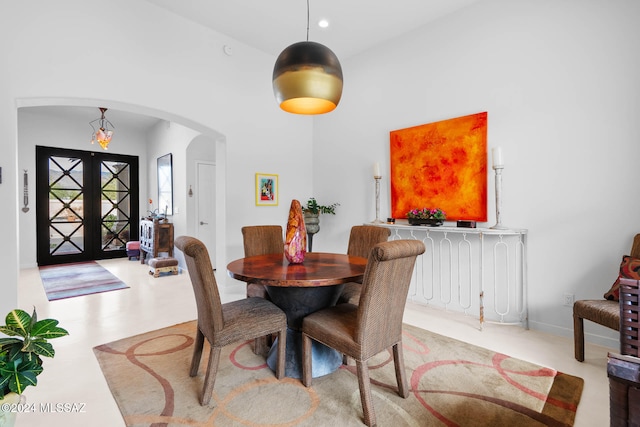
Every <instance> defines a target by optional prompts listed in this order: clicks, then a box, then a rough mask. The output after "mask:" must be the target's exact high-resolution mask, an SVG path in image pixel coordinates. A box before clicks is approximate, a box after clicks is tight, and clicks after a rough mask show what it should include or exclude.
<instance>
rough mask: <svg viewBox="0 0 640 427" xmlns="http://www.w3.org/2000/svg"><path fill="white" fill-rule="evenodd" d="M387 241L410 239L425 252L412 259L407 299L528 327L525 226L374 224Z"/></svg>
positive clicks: (482, 319) (481, 319) (485, 319)
mask: <svg viewBox="0 0 640 427" xmlns="http://www.w3.org/2000/svg"><path fill="white" fill-rule="evenodd" d="M376 225H378V226H381V227H387V228H390V229H391V237H390V240H398V239H416V240H421V241H422V242H424V244H425V246H426V251H425V253H424V254H423V255H421V256H420V257H418V259H417V260H416V267H415V269H414V273H413V278H412V281H411V287H410V289H409V296H408V299H409V300H410V301H412V302H416V303H418V304H427V305H435V306H438V307H442V308H444V309H446V310H452V311H461V312H464V313H465V314H473V315H477V316H478V319H479V322H480V329H482V325H483V323H484V322H485V321H486V322H496V323H501V324H520V325H522V326H523V327H525V328H527V329H528V328H529V324H528V307H527V241H526V237H527V230H525V229H502V230H498V229H492V228H458V227H450V226H441V227H426V226H412V225H408V224H406V223H404V224H403V223H400V224H376Z"/></svg>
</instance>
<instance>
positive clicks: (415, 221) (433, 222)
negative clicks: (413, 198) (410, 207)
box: [408, 218, 444, 227]
mask: <svg viewBox="0 0 640 427" xmlns="http://www.w3.org/2000/svg"><path fill="white" fill-rule="evenodd" d="M408 219H409V224H411V225H426V226H429V227H438V226H440V225H442V224H443V223H444V220H442V219H422V218H408Z"/></svg>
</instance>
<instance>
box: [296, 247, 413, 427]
mask: <svg viewBox="0 0 640 427" xmlns="http://www.w3.org/2000/svg"><path fill="white" fill-rule="evenodd" d="M424 251H425V246H424V244H423V243H422V242H421V241H419V240H395V241H391V242H384V243H379V244H377V245H375V246H374V247H373V249H372V250H371V253H370V254H369V258H368V263H367V267H366V270H365V273H364V279H363V281H362V293H361V295H360V303H359V304H358V305H354V304H339V305H336V306H333V307H329V308H325V309H322V310H319V311H316V312H315V313H312V314H310V315H308V316H306V317H305V318H304V320H303V322H302V355H303V356H302V358H303V368H302V382H303V384H304V385H305V386H307V387H310V386H311V378H312V376H313V372H312V365H311V340H315V341H318V342H321V343H322V344H324V345H326V346H329V347H332V348H334V349H336V350H337V351H339V352H341V353H343V354H344V355H346V356H349V357H351V358H353V359H355V361H356V367H357V372H358V385H359V388H360V400H361V402H362V409H363V412H364V422H365V424H366V425H368V426H375V425H376V415H375V412H374V408H373V402H372V400H371V385H370V380H369V370H368V367H367V360H368V359H370V358H371V357H373V356H374V355H376V354H378V353H380V352H382V351H384V350H386V349H388V348H390V347H391V348H392V349H393V361H394V365H395V372H396V381H397V383H398V394H399V395H400V396H401V397H407V396H408V395H409V387H408V384H407V378H406V373H405V369H404V358H403V353H402V316H403V314H404V307H405V303H406V299H407V294H408V293H409V285H410V282H411V276H412V274H413V268H414V265H415V261H416V257H417V256H418V255H420V254H423V253H424Z"/></svg>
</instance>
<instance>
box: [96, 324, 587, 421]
mask: <svg viewBox="0 0 640 427" xmlns="http://www.w3.org/2000/svg"><path fill="white" fill-rule="evenodd" d="M195 328H196V322H195V321H191V322H187V323H182V324H179V325H174V326H171V327H168V328H164V329H159V330H156V331H152V332H148V333H144V334H141V335H137V336H133V337H129V338H125V339H122V340H119V341H115V342H112V343H109V344H103V345H100V346H98V347H95V348H94V353H95V355H96V357H97V359H98V361H99V363H100V367H101V368H102V372H103V373H104V376H105V378H106V381H107V383H108V385H109V388H110V390H111V392H112V394H113V396H114V398H115V400H116V402H117V404H118V407H119V408H120V411H121V413H122V416H123V418H124V421H125V423H126V425H127V426H131V427H134V426H136V427H137V426H251V427H255V426H271V427H273V426H309V427H311V426H313V427H317V426H340V427H343V426H361V425H363V424H362V420H363V417H362V407H361V405H360V395H359V392H358V380H357V377H356V371H355V366H351V365H343V366H342V367H341V368H339V369H338V370H337V371H336V372H334V373H332V374H330V375H326V376H324V377H320V378H314V380H313V384H312V387H311V388H306V387H304V386H303V385H302V383H301V382H300V380H298V379H293V378H285V379H283V380H280V381H278V380H277V379H276V378H275V375H274V374H273V372H272V371H271V370H270V369H269V368H268V367H267V366H266V364H265V362H264V358H261V357H260V356H256V355H255V354H253V352H252V351H251V348H250V346H249V343H248V342H247V343H242V344H239V345H230V346H227V347H225V348H224V349H223V352H222V356H221V359H220V365H219V369H218V375H217V378H216V382H215V387H214V393H213V399H212V401H211V404H210V405H209V406H204V407H203V406H200V404H199V396H200V394H201V392H202V385H203V381H204V373H205V370H206V360H202V363H201V365H200V372H199V374H198V376H196V377H189V365H190V361H191V352H192V350H193V341H194V340H193V338H194V336H195ZM205 346H206V344H205ZM403 346H404V358H405V368H406V369H407V374H408V377H407V378H408V379H409V386H410V390H411V391H410V395H409V397H408V398H406V399H403V398H401V397H400V396H398V394H397V392H396V390H397V387H396V382H395V374H394V368H393V357H392V356H391V354H390V353H387V352H383V353H381V354H379V355H378V356H376V357H375V358H373V359H372V360H370V362H369V367H370V374H371V381H372V387H371V390H372V394H373V400H374V407H375V411H376V416H377V420H378V425H379V426H393V427H402V426H474V427H477V426H492V427H500V426H504V427H506V426H519V427H522V426H572V425H573V421H574V419H575V413H576V410H577V407H578V403H579V401H580V396H581V394H582V388H583V384H584V382H583V380H582V379H581V378H578V377H575V376H571V375H567V374H563V373H561V372H558V371H555V370H553V369H550V368H546V367H541V366H538V365H535V364H532V363H529V362H525V361H523V360H518V359H514V358H512V357H509V356H507V355H504V354H500V353H495V352H493V351H490V350H487V349H484V348H480V347H477V346H473V345H470V344H467V343H464V342H461V341H457V340H454V339H451V338H447V337H444V336H441V335H438V334H435V333H432V332H429V331H426V330H423V329H419V328H417V327H413V326H410V325H406V324H405V325H404V329H403ZM204 353H205V355H206V354H207V353H208V349H207V348H205V352H204ZM203 359H206V356H204V355H203Z"/></svg>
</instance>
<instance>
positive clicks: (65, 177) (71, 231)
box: [49, 156, 84, 255]
mask: <svg viewBox="0 0 640 427" xmlns="http://www.w3.org/2000/svg"><path fill="white" fill-rule="evenodd" d="M82 196H83V164H82V160H80V159H78V158H73V157H55V156H52V157H50V158H49V253H50V254H51V255H67V254H75V253H82V252H83V251H84V225H83V224H84V222H83V219H84V204H83V197H82Z"/></svg>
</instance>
